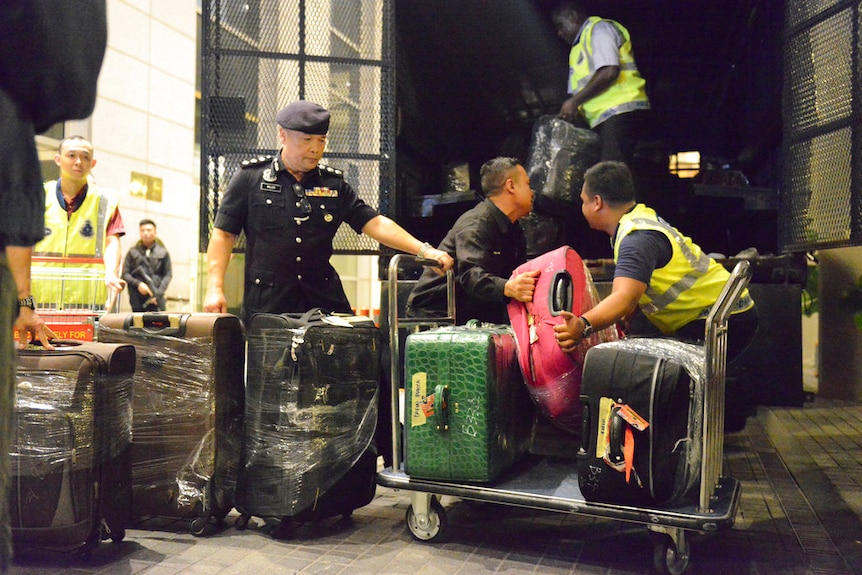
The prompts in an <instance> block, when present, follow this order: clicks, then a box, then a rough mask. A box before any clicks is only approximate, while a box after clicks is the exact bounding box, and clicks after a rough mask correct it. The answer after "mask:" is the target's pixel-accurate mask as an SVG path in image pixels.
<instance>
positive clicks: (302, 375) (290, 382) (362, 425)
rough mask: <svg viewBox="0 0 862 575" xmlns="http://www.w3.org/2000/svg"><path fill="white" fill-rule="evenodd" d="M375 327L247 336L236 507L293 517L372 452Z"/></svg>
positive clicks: (377, 374)
mask: <svg viewBox="0 0 862 575" xmlns="http://www.w3.org/2000/svg"><path fill="white" fill-rule="evenodd" d="M372 331H373V332H374V333H379V332H378V330H377V328H359V327H356V328H350V327H335V326H309V327H301V328H296V329H285V328H261V329H255V330H250V332H249V335H248V350H249V361H248V382H249V383H248V386H247V394H246V417H245V436H244V440H243V458H242V470H241V474H240V481H239V487H238V493H237V507H238V508H240V510H241V511H242V512H243V513H248V514H249V515H256V516H260V517H270V518H272V517H275V518H281V517H285V516H287V517H292V516H296V515H298V514H300V513H301V512H303V511H305V510H307V509H310V508H312V507H313V506H314V504H315V502H316V500H317V498H318V497H320V495H321V494H322V493H324V492H326V491H327V490H328V489H329V488H330V487H332V486H333V485H334V484H335V483H336V482H337V481H338V480H339V479H340V478H341V477H342V476H344V475H345V474H346V473H347V472H348V471H349V470H350V469H351V468H352V467H353V465H354V464H355V463H356V462H357V461H358V460H359V458H360V456H361V455H362V454H363V453H364V452H365V450H366V449H368V446H369V445H370V443H371V440H372V438H373V436H374V430H375V427H376V425H377V400H378V398H377V394H378V386H379V382H380V360H379V354H380V349H379V337H378V338H376V337H373V336H372V335H371V334H372Z"/></svg>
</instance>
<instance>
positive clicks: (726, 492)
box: [377, 254, 751, 575]
mask: <svg viewBox="0 0 862 575" xmlns="http://www.w3.org/2000/svg"><path fill="white" fill-rule="evenodd" d="M403 258H413V259H415V260H416V261H417V263H419V264H421V265H426V266H437V263H436V262H435V261H433V260H426V259H421V258H414V257H413V256H407V255H405V254H398V255H395V256H394V257H393V258H392V259H391V260H390V263H389V276H388V277H389V283H388V298H389V300H388V301H389V345H390V348H391V351H392V353H391V364H390V369H391V382H392V393H391V407H392V429H391V431H392V445H393V454H392V455H393V457H392V466H391V467H387V468H385V469H383V470H382V471H380V472H379V473H378V474H377V483H378V484H379V485H381V486H383V487H389V488H392V489H396V490H405V491H410V492H411V503H410V506H409V507H408V509H407V514H406V522H407V527H408V529H409V530H410V532H411V534H412V535H413V537H414V538H415V539H417V540H420V541H429V542H430V541H434V540H435V539H443V538H444V534H445V531H446V527H447V520H446V511H445V509H444V508H443V506H442V505H441V504H440V502H439V498H438V496H440V495H451V496H455V497H460V498H463V499H468V500H474V501H483V502H492V503H500V504H506V505H513V506H520V507H529V508H533V509H540V510H546V511H557V512H563V513H575V514H581V515H588V516H593V517H600V518H607V519H618V520H622V521H629V522H634V523H640V524H643V525H646V526H647V528H648V529H649V531H650V532H651V535H652V536H653V542H654V553H653V561H654V565H655V567H656V569H657V570H658V571H659V572H661V573H671V574H673V575H678V574H680V573H682V572H683V571H685V569H686V568H687V567H688V563H689V553H690V550H689V545H688V541H687V538H686V531H700V532H715V531H718V530H721V529H728V528H730V527H732V526H733V522H734V519H735V517H736V510H737V507H738V505H739V497H740V490H741V488H740V484H739V482H738V481H736V480H735V479H733V478H732V477H728V476H723V475H722V473H721V472H722V462H723V454H724V384H725V381H724V380H725V368H726V357H727V319H728V317H729V316H730V312H731V310H732V308H733V305H734V303H735V302H736V301H737V300H738V299H739V296H740V295H741V294H742V292H743V290H744V289H745V288H746V286H747V285H748V282H749V281H750V279H751V268H750V265H749V263H748V262H747V261H741V262H739V263H738V264H737V265H736V267H735V268H734V270H733V271H732V273H731V275H730V278H729V279H728V281H727V283H726V284H725V286H724V289H723V290H722V292H721V294H720V295H719V297H718V300H717V301H716V303H715V304H714V305H713V307H712V308H711V310H710V313H709V316H708V317H707V320H706V329H705V340H704V342H705V343H704V357H705V360H704V361H705V366H704V367H705V374H706V382H705V385H704V386H703V389H704V391H703V393H704V398H703V406H704V407H703V409H704V418H703V430H702V434H701V437H702V441H703V445H702V447H703V451H702V453H703V459H702V462H701V478H700V487H699V492H698V497H697V501H689V502H686V503H683V504H679V505H676V506H673V507H660V506H656V507H636V506H626V505H612V504H604V503H595V502H590V501H586V499H585V498H584V497H583V495H582V494H581V491H580V488H579V486H578V477H577V469H576V466H575V465H573V464H572V463H571V462H566V464H565V465H564V464H561V463H560V462H558V461H555V460H552V459H550V458H546V457H543V456H539V455H528V456H527V457H525V458H524V459H522V460H521V461H520V462H519V463H517V464H515V466H514V467H513V468H512V469H511V470H509V472H507V473H506V474H504V476H503V477H501V478H500V479H498V480H497V481H495V482H493V483H490V484H479V483H458V482H452V481H434V480H424V479H417V478H412V477H410V476H409V475H407V474H406V473H405V472H404V469H403V465H402V461H401V429H400V418H399V414H400V410H401V405H400V403H401V402H400V393H399V387H400V385H399V383H400V380H401V374H400V373H399V371H400V368H399V366H400V365H401V364H400V361H399V358H400V354H401V350H400V341H399V337H398V336H399V329H401V328H414V329H418V328H422V327H426V328H427V327H437V326H442V325H454V324H455V296H454V294H455V290H454V279H453V275H452V272H451V271H449V272H448V273H447V291H448V310H447V316H446V317H443V318H439V317H438V318H400V317H399V314H398V291H397V290H398V266H399V263H400V261H401V260H402V259H403Z"/></svg>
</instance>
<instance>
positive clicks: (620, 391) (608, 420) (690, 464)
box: [577, 338, 705, 505]
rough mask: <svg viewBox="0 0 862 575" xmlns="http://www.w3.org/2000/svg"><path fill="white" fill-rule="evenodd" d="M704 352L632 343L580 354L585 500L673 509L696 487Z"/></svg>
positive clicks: (671, 344) (679, 345)
mask: <svg viewBox="0 0 862 575" xmlns="http://www.w3.org/2000/svg"><path fill="white" fill-rule="evenodd" d="M704 365H705V361H704V350H703V348H702V347H700V346H696V345H692V344H688V343H683V342H680V341H677V340H671V339H661V338H631V339H626V340H621V341H616V342H611V343H606V344H601V345H597V346H595V347H593V348H591V349H590V350H589V351H588V352H587V357H586V363H585V364H584V376H583V382H582V387H581V393H582V395H581V402H582V403H583V431H582V436H581V449H580V450H579V451H578V456H577V458H578V483H579V486H580V488H581V493H582V494H583V496H584V498H585V499H586V500H587V501H599V502H603V503H618V504H627V505H640V504H650V505H655V504H660V505H663V504H667V505H671V504H674V503H678V502H679V501H681V500H682V499H684V498H685V497H686V496H687V495H688V494H689V493H690V492H691V490H692V488H693V487H694V486H695V485H697V484H698V480H699V478H700V464H701V456H702V453H701V451H702V450H701V431H702V428H703V411H704V407H703V402H702V398H703V391H702V386H703V384H704V381H705V374H704Z"/></svg>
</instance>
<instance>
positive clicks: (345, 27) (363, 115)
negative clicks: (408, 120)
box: [200, 0, 395, 254]
mask: <svg viewBox="0 0 862 575" xmlns="http://www.w3.org/2000/svg"><path fill="white" fill-rule="evenodd" d="M393 1H394V0H351V1H349V2H348V1H344V0H204V2H203V6H202V15H201V16H202V18H201V21H202V24H201V57H202V62H201V71H202V72H201V74H202V77H201V92H202V97H201V108H202V119H201V120H202V121H201V217H200V222H201V225H200V250H201V251H202V252H203V251H206V249H207V244H208V241H209V236H210V232H211V230H212V223H213V219H214V217H215V213H216V210H217V209H218V204H219V199H220V198H221V196H222V194H223V193H224V191H225V189H226V186H227V183H228V181H229V180H230V177H231V176H232V175H233V173H234V172H235V171H236V170H237V169H239V166H240V163H241V162H242V161H243V160H245V159H248V158H251V157H255V156H265V155H271V154H275V153H277V150H276V149H275V148H276V146H277V145H278V140H277V135H276V134H277V130H276V123H275V115H276V113H277V112H278V110H280V109H281V108H282V107H283V106H285V105H286V104H289V103H290V102H293V101H295V100H300V99H303V100H312V101H314V102H317V103H318V104H320V105H322V106H324V107H326V108H328V109H329V111H330V112H331V114H332V118H331V121H330V128H329V135H328V137H327V144H326V153H325V154H324V158H323V162H322V163H324V164H326V165H329V166H332V167H334V168H338V169H340V170H342V171H343V172H344V176H345V179H346V180H347V182H348V183H350V184H351V186H353V188H354V189H355V190H357V192H358V193H359V195H360V197H362V199H364V200H365V201H366V202H367V203H369V204H370V205H372V206H375V207H377V208H378V209H379V210H380V212H381V213H384V214H388V213H389V209H390V205H391V204H392V201H393V200H392V198H391V193H392V186H393V183H394V180H395V177H394V165H393V157H394V145H395V144H394V142H395V138H394V126H395V110H394V61H393V58H394V49H393V48H392V47H391V44H392V43H393V41H392V37H393V35H394V30H393V22H394V18H393V8H392V3H393ZM334 247H335V252H336V253H342V254H343V253H356V254H360V253H377V250H378V244H377V242H375V241H374V240H372V239H371V238H369V237H368V236H365V235H357V234H355V233H353V230H351V229H350V228H349V227H348V226H342V227H341V229H340V230H339V231H338V234H337V235H336V237H335V243H334ZM244 248H245V239H244V238H240V240H239V241H238V242H237V245H236V248H235V250H236V251H243V250H244Z"/></svg>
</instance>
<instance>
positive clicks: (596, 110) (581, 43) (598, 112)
mask: <svg viewBox="0 0 862 575" xmlns="http://www.w3.org/2000/svg"><path fill="white" fill-rule="evenodd" d="M599 22H607V23H608V24H611V25H612V26H614V27H615V28H616V30H617V32H618V33H619V34H620V35H621V36H622V38H623V44H622V46H620V48H619V59H620V61H619V67H620V75H619V76H618V77H617V79H616V81H615V82H614V83H613V84H612V85H611V86H610V87H609V88H608V89H607V90H605V91H604V92H602V93H601V94H599V95H597V96H595V97H593V98H590V99H589V100H587V101H586V102H584V103H583V104H582V105H581V111H582V113H583V114H584V118H586V120H587V123H588V124H589V126H590V127H591V128H594V127H596V126H597V125H599V124H601V123H602V122H604V121H605V120H607V119H608V118H610V117H611V116H616V115H617V114H622V113H624V112H632V111H634V110H648V109H649V107H650V104H649V98H648V97H647V94H646V81H645V80H644V79H643V77H641V75H640V72H638V69H637V64H636V63H635V59H634V54H633V52H632V43H631V38H630V37H629V32H628V30H626V28H625V27H624V26H623V25H622V24H620V23H618V22H615V21H613V20H604V19H602V18H599V17H598V16H591V17H590V18H588V19H587V22H586V24H585V25H584V27H583V29H582V30H581V34H580V36H579V37H578V41H577V43H576V44H574V45H573V46H572V49H571V51H570V52H569V93H570V94H574V93H576V92H579V91H581V90H582V89H583V88H584V86H586V85H587V83H588V82H589V81H590V78H592V77H593V74H595V73H596V64H595V61H594V59H593V54H592V36H593V28H594V27H595V25H596V24H597V23H599Z"/></svg>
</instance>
